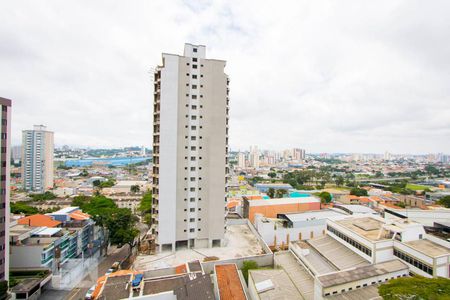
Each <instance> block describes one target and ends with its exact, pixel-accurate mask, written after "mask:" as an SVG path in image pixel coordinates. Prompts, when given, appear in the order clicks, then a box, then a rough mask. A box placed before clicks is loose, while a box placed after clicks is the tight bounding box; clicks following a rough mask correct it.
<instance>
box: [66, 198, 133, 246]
mask: <svg viewBox="0 0 450 300" xmlns="http://www.w3.org/2000/svg"><path fill="white" fill-rule="evenodd" d="M72 205H74V206H78V207H80V208H81V209H82V210H83V211H84V212H86V213H88V214H90V215H91V216H92V219H93V220H94V221H95V223H96V224H97V225H99V226H101V227H103V228H104V229H105V230H107V232H108V235H107V236H108V239H109V240H110V241H111V243H112V244H115V245H123V244H128V245H130V252H131V251H132V249H133V247H134V246H135V245H136V243H135V238H136V237H137V236H138V234H139V230H138V229H137V228H136V226H135V224H136V222H137V217H136V216H134V215H133V214H132V213H131V211H130V210H129V209H128V208H118V207H117V205H116V204H115V203H114V201H113V200H112V199H110V198H107V197H105V196H102V195H99V196H94V197H89V196H77V197H75V198H74V200H73V201H72ZM105 244H106V245H107V244H108V241H106V243H105Z"/></svg>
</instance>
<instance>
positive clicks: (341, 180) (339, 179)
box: [335, 175, 344, 186]
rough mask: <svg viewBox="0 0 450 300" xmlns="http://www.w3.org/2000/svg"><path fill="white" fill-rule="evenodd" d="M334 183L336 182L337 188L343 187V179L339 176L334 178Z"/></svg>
mask: <svg viewBox="0 0 450 300" xmlns="http://www.w3.org/2000/svg"><path fill="white" fill-rule="evenodd" d="M335 182H336V185H337V186H341V185H343V184H344V177H343V176H341V175H339V176H338V177H336V179H335Z"/></svg>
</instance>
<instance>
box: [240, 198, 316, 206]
mask: <svg viewBox="0 0 450 300" xmlns="http://www.w3.org/2000/svg"><path fill="white" fill-rule="evenodd" d="M248 203H249V205H250V206H266V205H280V204H297V203H320V200H319V199H318V198H316V197H299V198H274V199H262V200H248Z"/></svg>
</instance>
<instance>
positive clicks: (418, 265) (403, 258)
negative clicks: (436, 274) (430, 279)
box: [394, 249, 433, 275]
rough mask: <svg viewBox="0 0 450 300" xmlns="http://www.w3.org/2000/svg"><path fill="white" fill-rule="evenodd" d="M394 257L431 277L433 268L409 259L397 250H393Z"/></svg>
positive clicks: (412, 258)
mask: <svg viewBox="0 0 450 300" xmlns="http://www.w3.org/2000/svg"><path fill="white" fill-rule="evenodd" d="M394 255H395V256H397V257H398V258H400V259H401V260H403V261H406V262H407V263H408V264H410V265H412V266H414V267H416V268H418V269H420V270H422V271H424V272H425V273H428V274H430V275H433V267H431V266H429V265H427V264H425V263H423V262H421V261H419V260H417V259H415V258H414V257H411V256H409V255H407V254H406V253H404V252H402V251H399V250H397V249H394Z"/></svg>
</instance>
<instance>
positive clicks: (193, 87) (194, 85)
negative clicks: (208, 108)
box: [187, 84, 197, 90]
mask: <svg viewBox="0 0 450 300" xmlns="http://www.w3.org/2000/svg"><path fill="white" fill-rule="evenodd" d="M187 85H189V84H187ZM192 89H193V90H195V89H197V85H196V84H193V85H192Z"/></svg>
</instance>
